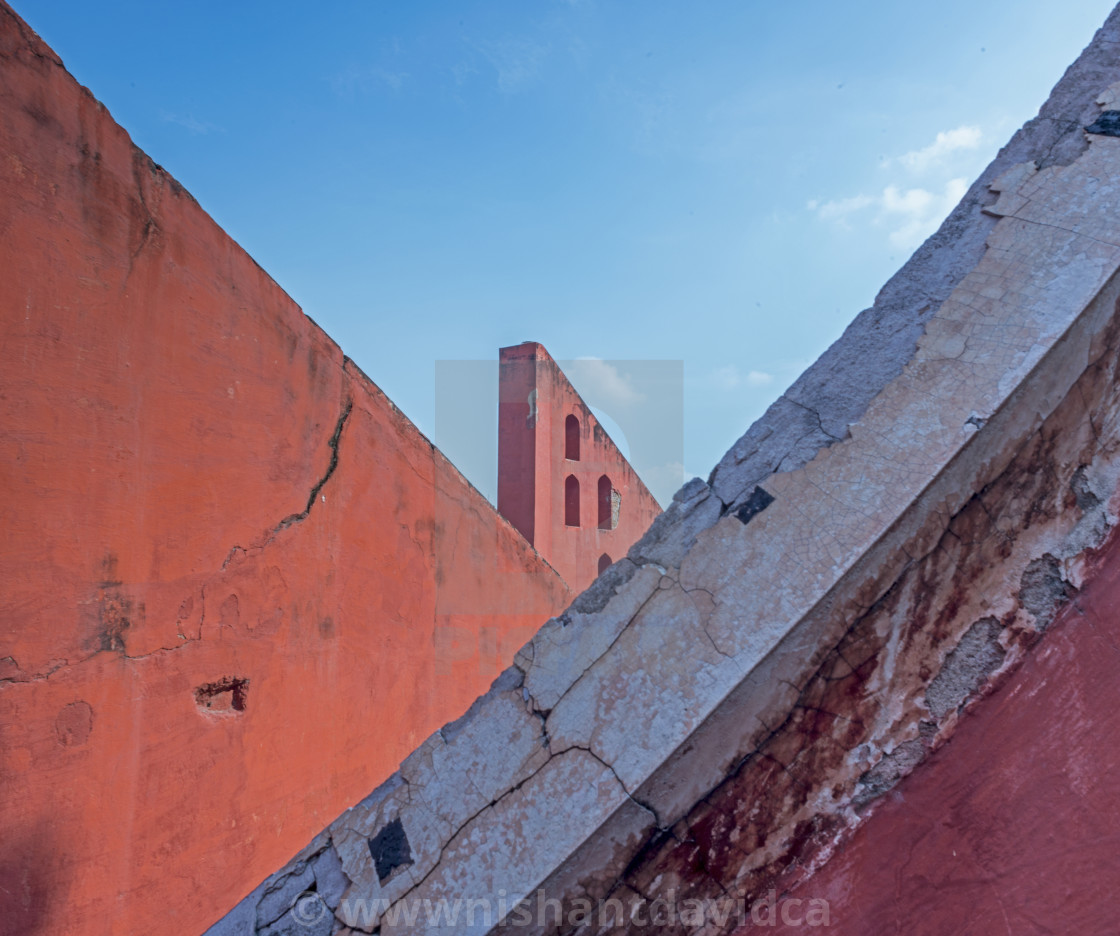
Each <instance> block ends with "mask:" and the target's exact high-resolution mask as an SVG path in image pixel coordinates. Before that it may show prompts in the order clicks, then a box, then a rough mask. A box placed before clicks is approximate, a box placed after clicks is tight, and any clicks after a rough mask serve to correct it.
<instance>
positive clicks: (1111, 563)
mask: <svg viewBox="0 0 1120 936" xmlns="http://www.w3.org/2000/svg"><path fill="white" fill-rule="evenodd" d="M1118 856H1120V537H1115V536H1114V537H1113V539H1112V542H1111V544H1110V545H1109V546H1108V547H1107V549H1106V550H1105V551H1104V553H1103V554H1102V556H1101V557H1099V564H1098V566H1097V571H1096V574H1095V576H1094V577H1093V578H1092V579H1091V580H1090V581H1089V583H1088V585H1087V586H1086V587H1085V589H1084V590H1083V591H1082V593H1081V594H1080V595H1079V597H1078V598H1076V599H1075V600H1074V601H1072V602H1071V603H1070V604H1069V605H1068V606H1067V607H1066V608H1065V610H1064V611H1063V612H1062V614H1061V615H1060V616H1059V617H1058V619H1057V620H1056V621H1055V623H1054V624H1053V625H1052V626H1051V628H1050V630H1049V631H1048V632H1047V633H1046V635H1045V636H1044V637H1043V639H1042V644H1041V645H1040V646H1038V647H1037V648H1036V649H1035V651H1034V652H1033V653H1032V654H1031V655H1030V656H1028V658H1027V659H1026V661H1025V662H1024V663H1023V665H1022V666H1021V667H1020V668H1019V669H1018V670H1016V671H1015V672H1014V673H1013V674H1012V676H1011V677H1010V679H1009V680H1008V681H1007V682H1006V683H1005V684H1004V685H1003V686H1002V687H1000V688H999V689H997V690H996V691H995V692H994V693H993V694H992V695H991V696H990V697H989V698H987V699H984V700H981V701H980V702H978V703H977V704H975V705H974V706H973V707H972V708H971V710H969V712H968V713H967V714H966V715H965V716H964V718H963V720H962V722H961V724H960V725H959V726H958V728H957V731H956V734H955V735H954V736H953V738H952V740H950V741H949V743H948V744H946V745H945V746H944V747H943V748H941V750H939V751H938V752H937V753H935V754H934V755H933V756H932V757H931V758H930V760H929V761H928V762H926V763H925V764H923V765H922V766H920V767H918V768H917V769H916V770H915V772H914V773H913V774H911V775H910V776H909V777H907V778H906V779H905V780H903V781H902V782H901V783H900V784H899V785H898V786H897V787H895V789H894V790H892V791H891V793H890V794H888V796H887V797H885V798H884V800H883V801H881V802H880V804H878V805H877V806H876V808H875V812H874V814H873V815H872V816H870V818H869V819H868V820H867V821H866V822H865V823H864V824H863V825H862V826H861V827H860V828H859V829H858V830H857V831H856V833H855V835H854V836H853V837H852V839H851V840H850V841H849V842H848V843H847V844H846V845H845V846H844V847H842V849H841V850H840V851H839V853H837V854H836V855H835V856H834V857H833V858H832V859H831V860H830V861H829V862H828V863H827V864H826V865H825V866H824V868H823V869H822V870H821V871H819V872H818V873H817V874H816V875H815V876H813V877H811V878H809V879H808V880H806V881H805V882H804V883H803V884H801V885H800V886H799V887H798V888H796V890H795V891H794V892H793V893H792V895H791V896H793V897H797V898H802V899H808V898H817V899H824V900H827V901H828V902H829V917H830V921H831V926H830V928H829V929H828V932H831V933H840V934H852V936H866V934H882V936H886V934H900V936H901V934H905V936H945V934H949V933H954V934H955V933H959V934H975V936H989V934H1003V933H1009V934H1015V936H1025V934H1043V933H1046V934H1051V933H1053V934H1063V936H1065V934H1085V936H1089V934H1094V936H1096V934H1100V936H1104V934H1113V933H1116V932H1118V931H1120V923H1118V922H1117V920H1118V916H1117V914H1118V911H1117V893H1118V892H1120V857H1118ZM803 906H808V904H807V903H806V904H804V905H803ZM791 912H792V911H791ZM794 916H796V913H794ZM792 918H793V917H791V919H792ZM779 920H780V915H779ZM756 931H758V932H789V933H795V932H805V931H807V929H806V927H804V926H801V927H796V926H790V927H786V926H781V925H779V926H777V927H770V926H756V927H753V928H751V927H748V928H746V929H744V930H742V931H741V932H743V933H747V932H752V933H753V932H756Z"/></svg>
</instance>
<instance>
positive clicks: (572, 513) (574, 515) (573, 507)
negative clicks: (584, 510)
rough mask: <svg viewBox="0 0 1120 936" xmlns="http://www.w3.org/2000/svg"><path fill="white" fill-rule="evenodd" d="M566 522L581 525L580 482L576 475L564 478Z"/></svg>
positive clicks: (569, 524)
mask: <svg viewBox="0 0 1120 936" xmlns="http://www.w3.org/2000/svg"><path fill="white" fill-rule="evenodd" d="M564 523H566V524H567V525H568V526H574V527H577V526H579V482H578V481H577V480H576V476H575V475H568V477H567V478H565V479H564Z"/></svg>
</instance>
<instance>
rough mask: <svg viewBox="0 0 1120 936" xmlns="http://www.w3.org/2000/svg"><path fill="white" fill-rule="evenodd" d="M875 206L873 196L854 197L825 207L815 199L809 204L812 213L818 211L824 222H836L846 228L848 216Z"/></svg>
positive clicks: (836, 201) (825, 204) (833, 202)
mask: <svg viewBox="0 0 1120 936" xmlns="http://www.w3.org/2000/svg"><path fill="white" fill-rule="evenodd" d="M873 204H875V199H874V198H873V197H872V196H871V195H853V196H852V197H851V198H839V199H835V200H833V201H827V202H825V203H824V204H823V205H822V204H821V203H820V202H818V201H817V200H816V199H814V200H813V201H811V202H809V204H808V208H809V210H810V211H816V213H817V214H818V215H819V216H820V218H821V219H822V220H823V221H835V222H837V223H838V224H845V226H846V221H845V219H846V218H847V217H848V215H850V214H854V213H855V212H857V211H862V210H863V209H864V208H867V207H868V206H869V205H873Z"/></svg>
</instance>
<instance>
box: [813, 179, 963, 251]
mask: <svg viewBox="0 0 1120 936" xmlns="http://www.w3.org/2000/svg"><path fill="white" fill-rule="evenodd" d="M967 190H968V184H967V183H966V182H965V180H964V179H959V178H958V179H949V180H948V181H947V182H946V183H944V185H943V186H942V187H941V191H940V192H938V191H930V190H929V189H925V188H907V189H903V188H900V187H899V186H898V185H894V184H891V185H888V186H887V187H886V188H884V189H883V191H882V193H881V194H879V195H856V196H854V197H852V198H842V199H838V200H835V201H828V202H824V203H823V204H821V203H820V202H810V203H809V205H808V207H809V209H810V210H811V211H816V213H817V217H819V218H820V219H821V220H822V221H830V222H832V223H833V224H836V225H838V226H839V227H841V228H843V229H845V230H851V224H850V223H849V222H850V221H852V220H854V219H855V216H858V215H859V214H861V213H864V215H865V217H866V218H867V223H868V224H870V225H873V226H876V227H886V228H888V234H887V240H888V241H889V242H890V244H891V246H892V247H896V248H898V249H900V250H905V249H913V248H914V247H917V246H918V245H919V244H920V243H921V242H922V241H924V240H925V239H926V238H927V237H929V235H930V234H932V233H933V232H934V231H936V230H937V226H938V225H939V224H940V223H941V222H942V220H944V218H945V216H946V215H947V214H948V213H949V212H950V211H952V210H953V208H954V206H955V205H956V204H957V202H959V201H960V200H961V198H963V197H964V193H965V192H966V191H967Z"/></svg>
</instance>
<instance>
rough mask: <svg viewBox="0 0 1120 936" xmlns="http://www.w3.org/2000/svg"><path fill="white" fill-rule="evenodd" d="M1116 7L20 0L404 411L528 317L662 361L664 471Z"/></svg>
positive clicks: (774, 369)
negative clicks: (673, 444)
mask: <svg viewBox="0 0 1120 936" xmlns="http://www.w3.org/2000/svg"><path fill="white" fill-rule="evenodd" d="M1110 8H1111V4H1110V3H1109V2H1106V0H1071V2H1069V3H1066V4H1065V5H1063V6H1061V8H1059V5H1058V4H1055V3H1053V2H1052V0H1051V2H1039V0H1018V2H1015V3H1011V2H1005V0H992V2H988V3H975V2H969V3H965V2H961V0H944V2H942V3H939V4H937V5H934V6H931V5H929V4H900V3H897V2H889V3H888V2H877V0H876V2H864V3H860V4H837V3H835V2H830V3H825V2H817V0H805V2H790V3H762V2H758V0H752V2H729V0H722V2H717V0H712V2H701V3H695V4H688V5H686V4H684V3H680V2H676V3H670V2H662V0H648V2H642V3H637V2H621V0H619V2H613V3H608V2H604V0H570V2H560V0H516V2H515V0H499V2H486V3H481V2H461V3H440V4H437V3H422V2H418V3H408V2H363V3H357V2H347V3H344V2H339V3H330V2H327V3H320V4H317V5H311V6H309V5H307V4H302V3H301V4H298V5H297V4H294V3H284V2H269V3H257V2H239V3H235V4H231V3H229V2H228V0H227V2H223V3H211V2H192V3H190V4H153V3H150V2H145V3H139V2H117V0H105V2H102V3H99V4H90V3H87V2H83V3H77V2H69V0H49V2H48V0H17V3H16V10H17V12H18V13H20V15H22V16H23V17H24V18H25V19H26V20H27V21H28V22H29V23H30V24H31V26H32V27H33V28H34V29H36V31H38V32H39V33H40V35H42V36H43V38H44V39H45V40H46V41H47V42H48V43H49V44H50V45H51V46H52V47H53V48H54V49H55V50H56V51H57V52H58V53H59V54H60V55H61V56H62V59H63V61H64V62H65V64H66V66H67V67H68V68H69V69H70V71H71V72H72V73H73V74H74V75H75V76H76V77H77V78H78V80H79V81H81V82H82V83H83V84H85V85H87V86H89V87H90V88H91V89H92V90H93V92H94V94H95V95H96V96H97V97H98V98H99V99H100V100H101V101H103V102H104V103H105V104H106V106H107V107H108V108H109V110H110V111H111V112H112V114H113V116H114V117H115V118H116V119H117V120H118V121H119V122H120V123H121V124H122V125H123V126H124V127H125V128H126V129H127V130H128V131H129V132H130V134H131V135H132V137H133V139H134V140H135V141H136V142H137V144H138V145H140V146H141V147H142V148H143V149H145V150H146V151H147V152H148V153H149V154H150V155H151V156H152V157H153V158H154V159H155V160H156V161H157V162H159V163H161V164H162V165H163V166H164V167H165V168H167V169H168V170H169V171H170V172H171V173H172V174H173V175H174V176H175V177H176V178H177V179H179V181H180V182H182V183H183V184H184V185H185V186H186V187H187V188H188V189H189V190H190V191H191V192H192V193H193V194H194V196H195V197H196V198H197V199H198V200H199V202H200V203H201V204H202V206H203V207H204V208H205V209H206V210H207V211H208V212H209V213H210V214H211V215H212V216H213V217H214V218H215V219H216V220H217V221H218V223H219V224H221V225H222V226H223V227H224V228H225V229H226V230H227V231H228V232H229V233H230V234H231V235H232V236H233V237H234V238H235V239H236V240H237V241H238V242H239V243H240V244H241V245H242V246H243V247H244V248H245V249H246V250H247V251H248V252H249V253H250V254H251V255H252V256H253V257H254V258H255V259H256V260H257V261H258V262H259V263H260V264H261V265H262V266H263V267H264V268H265V269H266V270H268V271H269V273H270V274H271V275H272V276H273V277H274V278H275V279H276V280H277V282H278V283H279V284H280V285H281V286H282V287H283V288H284V289H286V290H287V291H288V293H290V294H291V295H292V297H293V298H294V299H295V300H296V301H297V302H298V303H299V304H300V305H301V306H302V307H303V309H304V311H306V312H307V313H308V314H309V315H310V316H311V317H312V318H314V319H315V320H316V321H317V322H318V323H319V324H320V325H322V326H323V327H324V328H325V329H326V330H327V332H328V333H329V334H331V336H332V337H334V338H335V340H337V341H338V342H339V344H340V345H341V346H342V348H343V349H344V350H345V351H346V353H347V354H349V355H350V356H351V357H352V358H354V360H355V361H357V362H358V364H359V365H360V366H361V367H362V368H363V369H364V370H365V371H366V373H368V374H369V375H370V376H371V377H372V378H373V379H374V380H375V381H376V382H377V383H378V384H379V385H380V386H381V387H382V388H383V389H384V390H385V391H386V392H387V393H388V394H389V395H390V397H392V398H393V399H394V401H395V402H396V403H397V404H398V405H399V406H400V407H401V409H402V410H404V412H405V413H407V414H408V415H409V416H410V417H411V418H412V419H413V420H414V421H415V422H416V423H417V424H418V425H419V426H420V427H421V429H423V430H424V431H425V432H427V433H428V434H432V432H433V429H434V425H435V396H434V389H433V388H434V385H435V372H436V362H437V361H439V360H493V359H494V358H495V357H496V355H497V349H498V348H499V347H500V346H503V345H508V344H516V343H518V342H520V341H522V340H527V339H532V340H537V341H541V342H543V343H544V344H545V346H546V347H547V348H548V349H549V350H550V352H551V353H552V354H553V356H554V357H556V358H558V359H577V358H593V359H594V358H601V359H606V360H614V361H616V362H620V361H621V362H624V361H625V360H627V359H641V360H651V359H674V360H681V361H683V362H684V390H683V393H684V407H683V413H684V456H683V466H681V470H682V471H683V472H684V473H685V475H687V476H691V475H692V474H700V475H705V476H706V475H707V472H708V471H709V470H710V469H711V467H712V466H713V465H714V464H715V462H716V461H717V460H718V459H719V457H720V456H721V455H722V454H723V452H724V451H725V450H726V449H727V448H728V447H729V446H730V445H731V444H732V443H733V442H734V441H735V439H736V438H737V437H738V436H739V435H740V434H741V433H742V432H743V431H744V430H745V429H746V427H747V426H748V425H749V424H750V423H751V422H752V421H753V420H754V419H755V418H757V416H759V415H760V414H761V413H762V411H763V410H764V409H765V407H766V406H767V405H768V404H769V402H771V401H772V400H773V399H774V398H775V397H776V396H777V395H778V394H780V393H781V391H782V390H783V389H784V388H785V387H786V386H787V385H788V384H789V383H790V382H792V380H793V379H794V378H795V377H796V376H797V375H798V374H799V373H800V371H801V370H802V369H803V368H804V367H805V366H806V365H807V364H808V363H809V362H811V361H812V360H813V359H815V358H816V357H817V355H818V354H820V352H821V351H822V350H824V348H825V347H827V345H828V344H829V343H830V342H832V341H833V340H834V339H835V338H836V337H837V336H838V335H839V334H840V332H841V331H842V329H843V328H844V326H845V325H846V324H847V322H848V321H849V320H850V319H851V318H852V317H853V316H854V315H855V314H856V313H857V312H858V311H859V310H860V309H862V308H864V307H865V306H867V305H869V304H870V303H871V301H872V300H873V298H874V295H875V293H876V291H877V290H878V288H879V287H880V286H881V285H882V284H883V282H885V280H886V279H887V278H888V277H889V276H890V274H891V273H892V272H893V271H894V270H895V269H897V268H898V266H899V265H901V263H902V262H904V261H905V259H906V258H907V257H908V256H909V254H910V253H911V252H912V250H913V249H914V248H915V247H916V246H917V245H918V244H919V243H920V242H921V240H922V239H923V238H924V237H925V236H926V235H927V234H929V233H930V232H932V230H933V229H934V228H935V227H936V225H937V223H938V222H939V221H940V219H941V218H942V217H943V216H944V214H945V213H947V211H948V210H949V208H950V207H951V206H952V204H954V203H955V202H956V200H957V198H958V197H959V195H960V194H961V193H962V192H963V190H964V187H965V186H966V185H967V183H968V182H970V181H971V179H972V178H973V177H975V176H976V175H977V174H978V173H979V171H980V170H981V169H982V168H983V166H984V165H985V164H986V163H987V162H988V160H990V158H991V157H992V156H993V155H994V153H995V151H996V150H997V149H998V147H999V146H1001V145H1002V144H1003V143H1004V142H1005V141H1006V139H1007V138H1008V137H1009V136H1010V135H1011V133H1012V132H1013V131H1014V130H1015V129H1016V128H1018V127H1019V126H1020V125H1021V124H1022V123H1023V122H1024V121H1025V120H1027V119H1028V118H1030V117H1031V116H1033V115H1034V113H1035V112H1036V111H1037V108H1038V106H1039V105H1040V104H1041V103H1042V101H1043V100H1044V99H1045V97H1046V95H1047V94H1048V92H1049V89H1050V88H1051V87H1052V85H1053V84H1054V82H1055V81H1057V79H1058V78H1059V77H1060V75H1061V74H1062V72H1063V70H1064V69H1065V67H1066V66H1067V65H1068V64H1070V63H1071V62H1072V61H1073V59H1074V58H1075V57H1076V56H1077V54H1078V53H1079V52H1080V50H1081V49H1082V48H1083V47H1084V46H1085V44H1086V43H1087V42H1088V41H1089V39H1090V38H1091V37H1092V34H1093V32H1094V30H1095V29H1096V28H1097V27H1098V26H1099V25H1100V24H1101V23H1102V22H1103V21H1104V18H1105V16H1106V15H1107V13H1108V11H1109V9H1110ZM612 367H613V370H612V369H611V368H612ZM584 369H585V370H586V371H587V372H588V373H589V374H593V373H594V370H595V368H594V366H591V365H589V366H587V367H586V368H584ZM600 370H601V371H602V372H603V373H602V374H601V375H600V376H602V377H603V378H604V379H603V380H601V381H599V382H600V383H601V384H602V386H603V387H605V388H609V387H611V386H615V387H617V386H619V383H618V381H619V380H621V381H622V383H623V384H625V382H626V368H625V365H624V364H622V363H616V364H614V365H611V366H606V365H604V366H603V367H602V368H600ZM581 389H583V387H582V386H581ZM588 392H589V393H590V392H591V391H590V389H589V391H588ZM605 392H608V393H609V390H608V391H605ZM599 403H600V407H601V408H603V409H605V410H607V411H608V412H609V408H610V407H609V398H607V399H605V400H604V399H602V398H601V399H600V401H599ZM437 441H438V440H437ZM669 473H670V474H671V473H672V472H671V471H670V472H669ZM472 480H475V482H476V483H477V484H478V485H479V486H480V487H481V488H483V489H484V490H485V489H487V488H489V487H491V486H492V481H490V479H485V478H476V479H472ZM663 490H664V488H663V487H662V491H663ZM662 496H663V495H662Z"/></svg>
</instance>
